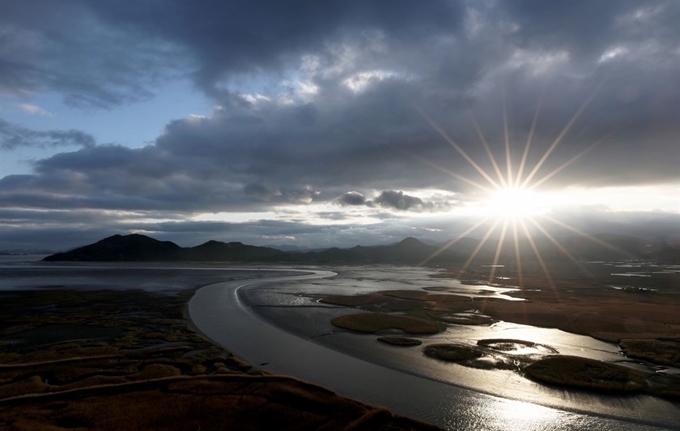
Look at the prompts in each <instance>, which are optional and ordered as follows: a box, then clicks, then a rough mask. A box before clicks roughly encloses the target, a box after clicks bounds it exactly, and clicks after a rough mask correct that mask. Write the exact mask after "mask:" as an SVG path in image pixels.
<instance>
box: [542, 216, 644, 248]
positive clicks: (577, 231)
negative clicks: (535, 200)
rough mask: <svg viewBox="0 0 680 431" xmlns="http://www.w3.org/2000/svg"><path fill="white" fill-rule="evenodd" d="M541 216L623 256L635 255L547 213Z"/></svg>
mask: <svg viewBox="0 0 680 431" xmlns="http://www.w3.org/2000/svg"><path fill="white" fill-rule="evenodd" d="M541 217H543V218H544V219H546V220H549V221H551V222H553V223H555V224H557V225H559V226H562V227H563V228H565V229H568V230H570V231H572V232H575V233H577V234H579V235H581V236H583V237H585V238H587V239H589V240H590V241H593V242H594V243H596V244H599V245H601V246H603V247H607V248H609V249H610V250H614V251H616V252H618V253H621V254H622V255H624V256H627V257H633V258H634V257H635V256H633V255H632V254H630V253H628V252H627V251H625V250H621V249H620V248H618V247H615V246H613V245H611V244H609V243H607V242H605V241H602V240H601V239H598V238H595V237H594V236H592V235H588V234H587V233H585V232H583V231H582V230H580V229H577V228H575V227H573V226H570V225H568V224H567V223H565V222H563V221H560V220H557V219H556V218H554V217H551V216H549V215H547V214H542V215H541Z"/></svg>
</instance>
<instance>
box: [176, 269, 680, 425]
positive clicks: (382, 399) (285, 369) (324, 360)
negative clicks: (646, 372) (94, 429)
mask: <svg viewBox="0 0 680 431" xmlns="http://www.w3.org/2000/svg"><path fill="white" fill-rule="evenodd" d="M323 275H324V274H323V273H317V275H316V276H323ZM312 277H314V276H312ZM290 280H291V279H288V281H290ZM293 280H295V281H296V283H297V282H300V281H302V282H303V283H301V285H304V284H305V282H309V280H310V277H305V278H300V277H295V278H293ZM268 281H270V282H272V283H275V284H277V285H278V284H280V283H281V282H284V281H286V280H284V279H272V280H268ZM261 283H262V282H261V281H253V282H229V283H219V284H215V285H211V286H206V287H204V288H202V289H201V290H199V291H198V293H197V294H196V296H195V297H194V298H193V299H192V300H191V302H190V304H189V312H190V315H191V318H192V320H193V321H194V323H195V324H196V326H197V327H198V328H199V329H200V330H201V331H203V332H204V333H205V334H206V335H207V336H208V337H209V338H211V339H213V340H215V341H216V342H218V343H219V344H222V345H224V346H228V347H229V349H230V350H232V351H234V352H236V353H237V354H239V355H240V356H242V357H243V358H245V359H246V360H248V361H249V362H251V363H253V364H255V365H256V366H257V365H258V364H261V367H262V368H264V369H267V370H270V371H273V372H275V373H279V374H287V375H291V376H294V377H298V378H301V379H304V380H308V381H311V382H314V383H318V384H322V385H324V386H327V387H329V388H331V389H333V390H335V391H336V392H338V393H339V394H341V395H345V396H349V397H352V398H357V399H360V400H362V401H365V402H368V403H372V404H378V405H384V406H386V407H388V408H390V409H393V410H394V411H397V412H399V413H402V414H406V415H410V416H413V417H417V418H420V419H423V420H426V421H429V422H432V423H436V424H437V425H440V426H442V427H444V428H447V429H457V430H477V429H487V430H572V429H573V430H575V429H596V428H597V429H601V430H615V429H616V430H618V429H630V430H651V429H657V428H655V427H654V426H652V425H648V424H642V423H640V422H650V423H655V424H657V425H665V426H666V427H669V428H673V427H676V426H677V425H676V424H678V423H680V411H679V410H678V409H677V407H676V406H674V405H672V404H671V403H668V402H665V401H661V400H657V399H654V398H651V397H632V398H627V399H621V398H609V399H607V398H606V397H601V396H594V395H590V394H581V395H580V396H578V394H576V396H575V394H565V395H566V397H564V398H565V399H568V398H569V397H574V396H575V398H576V399H577V401H578V403H576V405H577V406H579V407H581V408H589V409H590V410H591V412H592V413H597V414H583V413H577V412H574V411H567V410H560V409H554V408H550V407H546V406H542V405H539V404H537V403H538V402H540V401H541V399H537V400H535V401H536V403H527V402H525V401H522V400H513V399H508V398H502V397H497V396H493V395H489V394H485V393H482V392H479V391H474V390H469V389H466V388H463V387H459V386H453V385H450V384H446V383H443V382H440V381H437V380H436V379H432V378H423V377H421V376H419V375H416V374H420V373H422V372H423V370H422V369H418V370H410V371H411V372H408V371H407V372H403V371H397V370H395V369H392V368H388V367H385V366H381V365H377V364H374V363H371V362H368V361H365V360H362V359H359V358H357V357H353V356H350V355H347V354H343V353H340V352H339V351H336V350H333V349H331V348H328V347H326V346H324V345H320V344H317V343H313V342H309V341H307V340H305V339H303V338H300V337H298V336H295V335H293V334H292V333H290V332H286V331H284V330H282V329H280V328H279V327H277V326H273V325H271V324H269V323H268V322H266V321H264V320H263V319H261V318H259V317H258V316H257V315H255V314H253V313H252V311H251V310H250V309H249V307H246V306H245V305H244V304H243V302H242V301H241V299H240V298H239V295H238V294H237V292H238V291H239V289H241V290H244V289H250V288H253V287H255V286H256V285H258V284H261ZM299 286H300V284H293V285H290V286H289V288H290V289H295V288H297V287H299ZM274 308H276V307H274ZM300 308H305V307H300ZM307 308H314V307H307ZM286 309H287V310H288V311H290V310H291V308H290V307H286ZM293 309H294V308H293ZM259 311H261V310H259ZM290 320H291V321H293V320H296V319H295V318H294V317H291V318H290ZM306 323H307V322H306V321H303V322H299V323H298V324H299V325H300V326H304V325H306ZM319 339H320V340H324V341H323V342H324V343H325V340H326V339H327V337H320V338H319ZM364 339H366V338H364ZM336 347H337V346H336ZM371 350H373V349H372V348H368V349H362V354H366V353H367V352H368V351H371ZM406 351H408V349H406ZM355 353H356V352H355ZM430 363H431V364H434V363H436V361H430ZM478 371H480V372H481V370H478ZM492 374H494V375H497V376H498V375H500V376H501V380H504V382H505V383H506V384H510V385H511V384H512V382H511V380H512V379H520V377H516V375H514V374H512V373H498V372H493V373H492ZM537 386H538V385H537ZM558 392H562V391H558ZM515 395H516V394H515ZM519 395H525V394H519ZM508 396H509V397H512V396H513V393H512V392H509V393H508ZM614 414H616V415H617V416H620V417H623V418H625V419H626V421H625V422H624V421H621V420H618V419H613V418H607V417H603V416H601V415H614Z"/></svg>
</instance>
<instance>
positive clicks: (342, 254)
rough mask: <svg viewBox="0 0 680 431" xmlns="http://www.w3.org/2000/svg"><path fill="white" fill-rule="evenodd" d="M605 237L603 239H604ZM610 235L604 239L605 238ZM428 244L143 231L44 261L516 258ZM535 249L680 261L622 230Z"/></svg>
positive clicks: (543, 242) (490, 246)
mask: <svg viewBox="0 0 680 431" xmlns="http://www.w3.org/2000/svg"><path fill="white" fill-rule="evenodd" d="M601 238H602V239H601ZM604 238H606V240H607V241H606V242H605V241H604V240H603V239H604ZM442 244H444V245H450V247H448V248H446V247H445V246H434V245H429V244H426V243H424V242H422V241H420V240H419V239H417V238H414V237H407V238H404V239H403V240H401V241H399V242H397V243H394V244H390V245H376V246H361V245H357V246H355V247H351V248H338V247H331V248H328V249H324V250H311V251H304V252H303V251H283V250H279V249H276V248H272V247H261V246H255V245H249V244H244V243H242V242H238V241H233V242H222V241H216V240H210V241H207V242H205V243H203V244H200V245H197V246H195V247H180V246H179V245H177V244H175V243H173V242H171V241H159V240H157V239H154V238H151V237H148V236H145V235H141V234H130V235H113V236H110V237H107V238H104V239H102V240H100V241H97V242H95V243H93V244H89V245H86V246H83V247H78V248H76V249H73V250H70V251H66V252H62V253H55V254H52V255H50V256H47V257H45V258H44V259H43V260H45V261H83V262H87V261H90V262H105V261H112V262H125V261H131V262H136V261H203V262H205V261H215V262H263V263H299V264H305V263H347V264H352V263H354V264H409V265H420V264H424V263H427V264H429V265H442V264H450V263H454V262H465V261H466V260H467V259H468V258H469V256H470V255H472V254H473V253H474V252H475V250H476V251H477V253H478V254H477V258H478V259H480V260H485V261H488V260H490V259H493V258H494V257H495V256H496V255H498V256H499V257H501V258H502V259H504V260H506V261H512V260H513V259H514V253H515V244H514V241H513V240H510V239H506V240H505V241H504V242H503V244H502V246H501V248H500V251H499V248H498V241H496V240H490V241H486V242H483V241H482V240H478V239H474V238H461V239H459V240H456V241H449V242H446V243H442ZM534 244H535V246H536V248H537V249H538V250H539V252H540V254H541V255H542V257H543V258H544V259H547V260H566V259H570V260H571V259H577V260H622V259H647V260H660V261H664V262H671V263H678V262H680V249H678V248H677V247H673V246H671V245H669V244H666V243H663V242H650V241H644V240H641V239H639V238H634V237H627V236H622V235H611V234H603V235H596V236H593V237H572V238H567V239H565V240H562V241H560V246H557V245H555V244H554V243H553V242H552V241H551V240H549V239H548V238H543V239H536V240H534ZM518 249H519V250H520V257H521V259H523V260H524V259H532V258H533V256H534V251H533V246H531V244H530V243H529V242H527V241H520V243H519V244H518Z"/></svg>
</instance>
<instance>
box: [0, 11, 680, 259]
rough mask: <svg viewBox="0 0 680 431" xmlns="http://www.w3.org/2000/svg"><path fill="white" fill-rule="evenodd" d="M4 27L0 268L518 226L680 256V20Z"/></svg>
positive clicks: (244, 14)
mask: <svg viewBox="0 0 680 431" xmlns="http://www.w3.org/2000/svg"><path fill="white" fill-rule="evenodd" d="M0 16H2V17H3V18H2V20H1V21H0V250H19V249H48V250H63V249H68V248H72V247H76V246H80V245H84V244H88V243H91V242H94V241H96V240H99V239H102V238H104V237H106V236H109V235H113V234H128V233H142V234H146V235H149V236H152V237H154V238H157V239H162V240H172V241H175V242H177V243H178V244H180V245H182V246H194V245H198V244H200V243H202V242H205V241H207V240H209V239H215V240H220V241H242V242H245V243H249V244H256V245H283V244H290V245H296V246H300V247H312V248H315V247H329V246H340V247H349V246H354V245H357V244H362V245H372V244H388V243H392V242H396V241H399V240H400V239H402V238H404V237H407V236H414V237H417V238H420V239H423V240H429V241H445V240H448V239H450V238H453V237H455V236H457V235H460V234H462V233H465V232H466V231H468V230H469V229H470V228H471V227H472V226H474V225H475V224H477V223H479V221H480V220H486V219H489V220H491V221H493V220H498V219H501V218H507V217H513V218H523V219H527V220H529V219H531V220H535V219H536V220H539V219H540V220H543V223H545V227H546V228H547V229H550V230H551V231H552V232H554V235H556V236H564V235H575V234H577V233H588V234H597V233H615V234H625V235H633V236H639V237H643V238H655V239H672V238H677V237H679V236H680V26H678V25H677V23H678V22H680V3H679V2H676V1H663V0H654V1H649V2H645V1H625V0H610V1H608V0H602V1H597V2H592V1H587V0H584V1H577V0H574V1H569V2H546V1H542V0H532V1H525V0H515V1H483V0H479V1H473V0H469V1H452V0H450V1H443V0H442V1H429V2H420V1H402V0H389V1H388V0H385V1H365V0H361V1H354V0H337V1H334V0H328V1H314V0H310V1H301V0H300V1H286V2H282V1H276V0H273V1H262V0H255V1H248V2H241V1H239V2H237V1H208V0H206V1H201V2H187V1H184V0H163V1H157V0H141V1H132V0H129V1H123V0H116V1H113V0H97V1H94V0H92V1H89V0H62V1H60V2H58V4H55V3H54V2H52V1H49V0H23V1H20V2H18V1H15V2H2V3H0ZM550 220H558V221H560V223H556V222H552V221H550ZM532 223H533V222H532ZM529 225H530V226H531V225H532V224H531V223H530V224H529ZM565 226H566V227H565ZM484 234H485V230H484V229H481V230H479V231H471V232H470V233H469V235H470V236H477V237H480V236H482V235H484ZM495 234H496V233H493V235H495Z"/></svg>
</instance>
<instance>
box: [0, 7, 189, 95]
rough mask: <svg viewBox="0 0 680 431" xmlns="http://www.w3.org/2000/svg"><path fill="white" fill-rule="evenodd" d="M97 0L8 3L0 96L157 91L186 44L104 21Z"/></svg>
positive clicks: (2, 12) (1, 11)
mask: <svg viewBox="0 0 680 431" xmlns="http://www.w3.org/2000/svg"><path fill="white" fill-rule="evenodd" d="M97 3H98V2H94V3H93V2H87V1H79V0H65V1H61V2H59V5H55V4H54V3H53V2H50V1H46V0H31V1H21V2H2V4H0V16H2V17H3V19H2V23H0V46H2V48H1V49H0V95H15V96H26V95H30V94H32V93H35V92H58V93H60V94H62V96H63V98H64V102H65V103H66V104H68V105H71V106H79V107H85V108H108V107H111V106H114V105H120V104H123V103H128V102H134V101H138V100H143V99H146V98H148V97H150V96H151V94H152V90H153V86H154V84H156V83H158V82H159V81H160V80H162V79H164V77H167V76H168V73H166V71H168V70H171V69H169V66H171V65H174V66H175V67H176V66H177V65H179V64H181V62H180V57H179V54H180V52H179V50H173V49H171V47H169V46H168V44H167V43H164V42H163V41H159V40H150V39H149V38H148V37H145V36H143V35H142V34H140V33H139V32H137V31H134V30H133V29H132V28H131V27H130V26H124V25H121V26H119V27H112V26H109V25H107V24H105V23H104V22H103V21H102V20H101V19H100V18H98V16H97V14H96V11H94V10H93V6H95V5H96V4H97ZM119 5H120V7H122V8H124V7H126V6H125V5H123V4H119ZM172 73H176V72H175V71H173V72H172Z"/></svg>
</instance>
